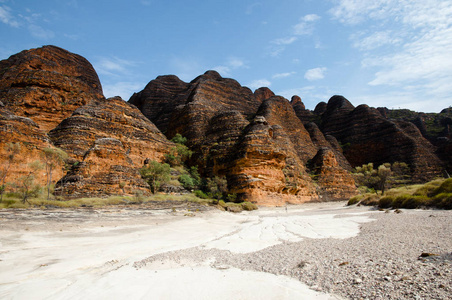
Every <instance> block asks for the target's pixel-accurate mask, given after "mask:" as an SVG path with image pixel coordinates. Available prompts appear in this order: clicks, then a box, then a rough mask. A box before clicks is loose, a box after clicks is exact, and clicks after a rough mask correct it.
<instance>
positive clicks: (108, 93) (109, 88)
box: [102, 82, 145, 101]
mask: <svg viewBox="0 0 452 300" xmlns="http://www.w3.org/2000/svg"><path fill="white" fill-rule="evenodd" d="M144 86H145V85H144V84H142V83H137V82H115V83H112V84H106V85H103V87H102V88H103V91H104V95H105V97H106V98H109V97H114V96H120V97H121V98H122V99H124V100H125V101H128V100H129V98H130V97H131V96H132V94H133V93H136V92H139V91H140V90H142V89H143V87H144Z"/></svg>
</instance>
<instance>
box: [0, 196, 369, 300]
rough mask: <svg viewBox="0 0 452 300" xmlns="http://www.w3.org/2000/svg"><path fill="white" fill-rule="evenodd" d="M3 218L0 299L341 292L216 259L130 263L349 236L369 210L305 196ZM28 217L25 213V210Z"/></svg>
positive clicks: (0, 223)
mask: <svg viewBox="0 0 452 300" xmlns="http://www.w3.org/2000/svg"><path fill="white" fill-rule="evenodd" d="M27 214H28V213H27V212H21V213H19V215H20V216H19V217H17V218H6V217H5V212H3V214H2V216H3V217H0V299H339V297H338V296H335V295H328V294H324V293H320V292H317V291H313V290H310V289H309V288H308V287H307V286H306V285H304V284H302V283H301V282H300V281H298V280H296V279H293V278H290V277H287V276H277V275H273V274H269V273H264V272H255V271H242V270H240V269H237V268H232V267H227V268H221V267H218V266H215V258H211V259H210V261H205V262H202V263H199V262H196V263H195V262H192V261H190V260H187V261H180V262H177V263H176V262H174V261H169V262H163V261H162V262H158V263H154V264H148V265H146V267H145V268H135V267H134V263H135V262H139V261H142V260H144V259H146V258H147V257H150V256H153V255H156V254H160V253H166V252H169V251H175V250H181V249H188V248H193V247H201V248H203V249H219V250H228V251H230V252H232V253H250V252H255V251H259V250H262V249H264V248H266V247H269V246H274V245H277V244H280V243H283V242H298V241H302V240H303V238H320V239H321V238H338V239H345V238H350V237H353V236H355V235H357V234H358V233H359V228H360V224H362V223H365V222H370V221H372V218H371V217H370V216H372V214H369V210H368V209H357V208H354V209H351V208H347V207H344V203H334V204H331V203H330V204H325V203H324V204H309V205H304V206H290V207H289V209H288V210H287V211H286V210H285V209H284V208H274V209H260V210H258V211H253V212H244V213H241V214H231V213H226V212H220V211H208V212H203V213H198V214H196V215H195V216H194V217H190V216H184V215H183V214H181V213H179V214H177V213H176V214H172V213H170V212H167V213H166V214H162V213H161V212H155V213H154V212H152V213H149V214H147V215H139V214H138V215H134V214H133V212H132V213H131V212H130V211H124V210H119V209H118V210H110V211H101V210H100V211H97V212H96V213H95V214H90V215H89V216H82V217H80V214H82V215H83V213H80V212H77V213H74V215H72V213H71V212H68V211H65V212H64V213H61V214H59V213H58V212H56V213H53V214H48V213H47V214H46V216H47V217H48V218H45V217H43V216H42V215H41V216H39V212H36V211H35V212H33V216H28V215H27ZM24 216H25V217H24Z"/></svg>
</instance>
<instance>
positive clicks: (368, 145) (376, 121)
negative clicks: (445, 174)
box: [322, 96, 441, 181]
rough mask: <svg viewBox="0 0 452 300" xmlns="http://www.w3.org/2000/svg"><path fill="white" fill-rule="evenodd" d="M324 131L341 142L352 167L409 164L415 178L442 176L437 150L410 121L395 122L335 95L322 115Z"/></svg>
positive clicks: (364, 106) (367, 107)
mask: <svg viewBox="0 0 452 300" xmlns="http://www.w3.org/2000/svg"><path fill="white" fill-rule="evenodd" d="M322 129H323V132H324V133H325V134H328V135H333V136H334V137H336V138H337V140H338V141H339V142H340V143H341V145H342V148H343V149H344V155H345V157H346V158H347V160H348V161H349V162H350V164H351V165H352V166H360V165H362V164H365V163H368V162H373V163H374V164H375V165H380V164H382V163H385V162H391V163H393V162H396V161H399V162H406V163H408V164H409V165H410V168H411V170H412V172H413V176H414V179H416V180H420V181H423V180H427V179H430V178H433V177H434V176H436V175H438V174H441V161H440V160H439V159H438V157H437V156H436V155H435V154H434V151H435V148H434V147H433V146H432V145H431V144H430V143H429V141H427V140H426V139H425V138H424V137H423V136H422V134H421V133H420V132H419V130H418V129H417V127H416V126H414V125H413V124H412V123H409V122H402V121H400V122H393V121H391V120H388V119H386V118H384V117H383V116H382V114H381V113H380V112H379V111H378V110H377V109H375V108H370V107H369V106H367V105H360V106H358V107H356V108H354V107H353V105H351V103H350V102H349V101H348V100H346V99H345V98H343V97H342V96H334V97H332V98H331V99H330V102H328V107H327V110H326V111H325V113H324V114H323V116H322Z"/></svg>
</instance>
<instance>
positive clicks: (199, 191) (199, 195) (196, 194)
mask: <svg viewBox="0 0 452 300" xmlns="http://www.w3.org/2000/svg"><path fill="white" fill-rule="evenodd" d="M194 193H195V196H196V197H198V198H201V199H209V196H207V195H206V194H205V193H204V192H203V191H201V190H196V191H194Z"/></svg>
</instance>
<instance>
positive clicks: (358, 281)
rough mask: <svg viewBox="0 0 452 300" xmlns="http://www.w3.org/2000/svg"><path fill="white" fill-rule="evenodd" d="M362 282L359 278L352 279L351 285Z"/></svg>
mask: <svg viewBox="0 0 452 300" xmlns="http://www.w3.org/2000/svg"><path fill="white" fill-rule="evenodd" d="M362 282H363V281H362V280H361V278H355V279H353V283H354V284H360V283H362Z"/></svg>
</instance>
